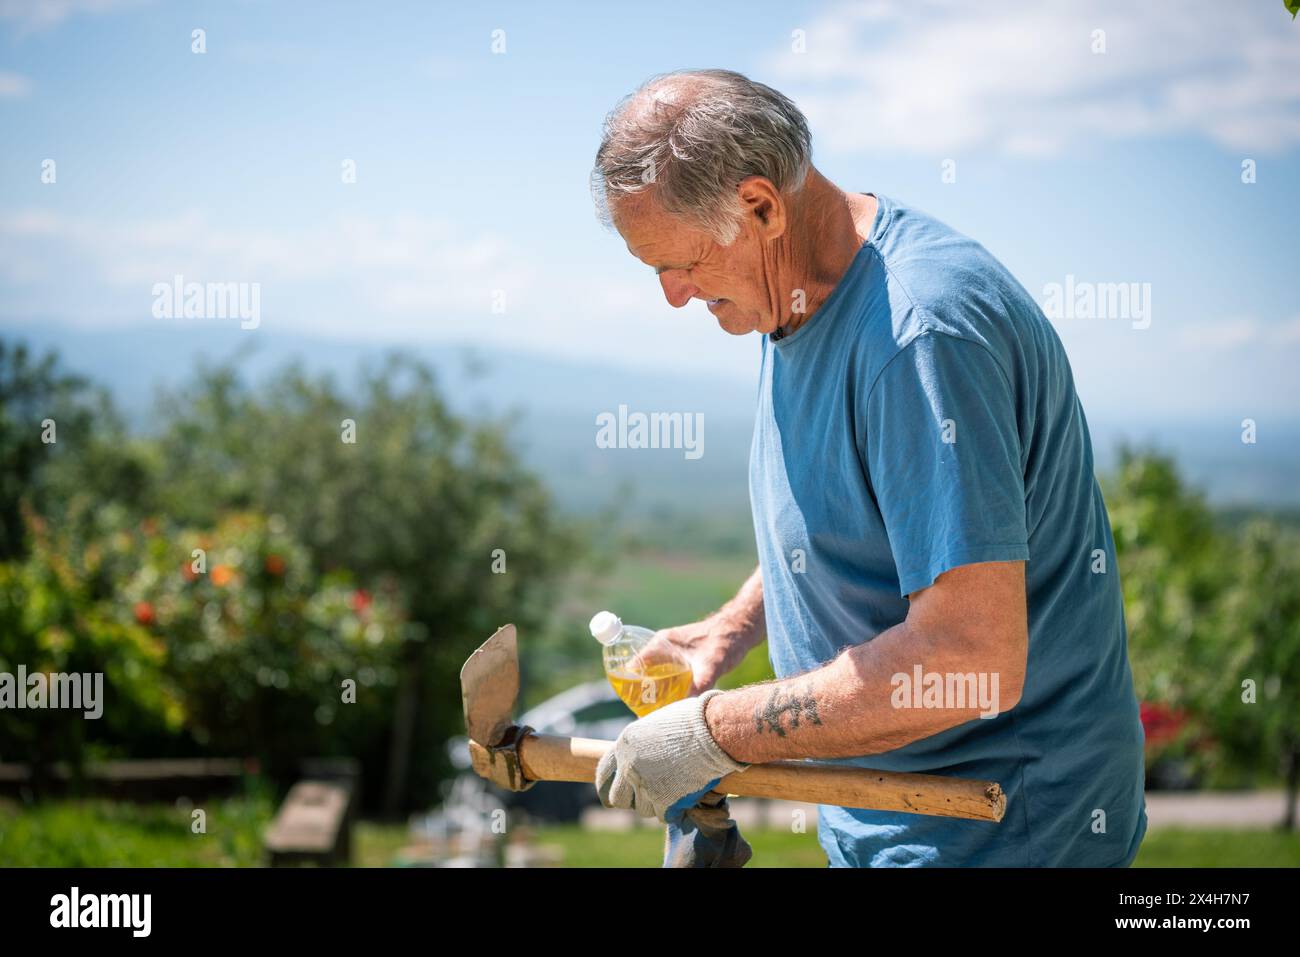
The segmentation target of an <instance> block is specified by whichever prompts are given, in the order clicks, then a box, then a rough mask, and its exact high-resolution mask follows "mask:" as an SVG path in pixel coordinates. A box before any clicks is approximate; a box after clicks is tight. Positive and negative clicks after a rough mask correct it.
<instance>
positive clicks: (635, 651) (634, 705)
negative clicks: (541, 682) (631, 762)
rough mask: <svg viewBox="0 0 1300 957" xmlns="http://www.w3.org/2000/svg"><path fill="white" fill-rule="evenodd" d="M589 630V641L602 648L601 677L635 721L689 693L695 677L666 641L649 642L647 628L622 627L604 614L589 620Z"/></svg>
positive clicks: (650, 638)
mask: <svg viewBox="0 0 1300 957" xmlns="http://www.w3.org/2000/svg"><path fill="white" fill-rule="evenodd" d="M590 627H591V637H593V638H595V639H596V640H597V641H599V642H600V643H601V644H602V645H604V646H605V649H604V653H603V656H602V657H603V659H604V663H605V676H606V677H607V678H609V683H610V684H611V685H612V686H613V688H614V692H615V693H616V694H617V695H618V696H619V698H620V699H622V701H623V703H624V704H626V705H627V706H628V707H629V708H631V709H632V711H633V712H634V713H635V714H636V716H637V717H638V718H644V717H645V716H646V715H648V714H649V713H650V712H651V711H654V710H655V709H657V708H662V707H663V706H664V705H666V704H672V703H673V702H674V701H680V700H681V699H682V698H685V697H686V696H687V695H689V694H690V693H691V682H692V681H693V680H694V677H695V676H694V675H693V674H692V673H691V666H690V665H689V664H688V663H687V661H686V657H685V656H684V655H683V654H682V653H681V651H680V650H678V648H677V647H676V646H675V645H673V644H671V643H669V642H667V641H657V642H656V641H653V640H652V639H653V638H654V636H655V633H654V632H653V631H651V630H650V629H649V628H640V627H638V626H636V625H625V624H623V622H622V620H621V619H619V617H618V615H615V614H614V613H612V612H608V611H602V612H600V613H599V614H597V615H596V616H595V617H594V618H592V619H591V626H590Z"/></svg>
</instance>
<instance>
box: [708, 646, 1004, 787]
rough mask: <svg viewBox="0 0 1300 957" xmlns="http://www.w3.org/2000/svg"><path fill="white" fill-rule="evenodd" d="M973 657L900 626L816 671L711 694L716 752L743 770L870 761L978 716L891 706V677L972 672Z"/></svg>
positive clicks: (969, 652)
mask: <svg viewBox="0 0 1300 957" xmlns="http://www.w3.org/2000/svg"><path fill="white" fill-rule="evenodd" d="M978 657H979V656H978V654H975V653H973V652H972V649H971V648H970V647H969V646H965V645H963V644H962V643H961V642H960V641H958V640H952V638H951V636H949V640H939V639H938V638H937V637H936V636H930V635H926V634H923V633H920V632H919V630H918V629H917V628H916V627H915V626H912V625H909V624H908V622H906V621H904V622H901V623H900V624H898V625H895V626H894V627H892V628H890V629H888V630H886V631H884V632H881V633H880V634H879V635H878V636H877V637H876V638H875V639H874V640H872V641H868V642H864V643H863V644H860V645H856V646H854V647H852V648H849V649H847V650H846V651H844V652H842V653H841V654H840V655H839V656H838V657H836V658H835V659H834V660H833V661H830V662H828V663H827V664H825V665H823V666H822V667H821V668H818V669H815V670H813V671H809V672H806V673H804V674H801V675H795V676H793V677H790V678H786V679H783V680H779V681H771V682H766V683H763V684H757V685H749V686H747V687H744V688H737V689H736V690H734V691H728V692H725V693H724V694H721V695H718V696H716V697H714V698H712V699H711V700H710V701H709V702H708V707H707V709H706V712H705V718H706V720H707V721H708V725H709V730H710V731H711V732H712V733H713V737H714V739H715V740H716V741H717V742H718V744H719V746H720V747H721V748H722V749H723V750H724V751H726V752H727V754H729V755H731V756H732V757H733V758H735V759H736V760H737V761H744V762H747V763H750V764H758V763H763V762H766V761H776V760H781V759H785V758H819V757H820V758H840V757H855V756H857V755H863V754H877V753H880V752H882V751H890V750H893V749H894V748H899V747H902V746H903V745H905V744H908V743H910V742H912V741H916V740H919V739H920V738H925V737H929V736H930V735H932V734H937V733H939V732H940V731H943V730H945V729H947V728H950V727H954V726H955V725H958V724H961V723H963V722H965V721H968V720H970V719H971V718H976V717H978V716H979V715H980V713H981V709H980V708H979V707H978V706H974V707H970V708H955V707H940V708H928V707H922V708H915V707H894V691H895V687H896V685H895V683H894V682H893V676H894V675H896V674H899V673H902V674H906V675H909V676H911V675H912V674H913V669H914V666H916V665H918V664H920V665H921V666H922V668H923V669H924V671H927V672H940V673H946V672H957V673H965V672H970V671H977V670H979V666H978V665H976V664H975V663H974V662H975V661H976V660H978ZM982 664H983V667H985V668H988V666H989V663H988V662H987V661H985V662H983V663H982Z"/></svg>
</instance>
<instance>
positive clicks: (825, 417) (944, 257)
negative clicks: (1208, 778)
mask: <svg viewBox="0 0 1300 957" xmlns="http://www.w3.org/2000/svg"><path fill="white" fill-rule="evenodd" d="M877 199H878V200H879V209H878V211H877V213H876V219H875V222H874V223H873V225H872V231H871V236H870V239H869V240H868V241H867V242H866V243H865V244H864V245H863V246H862V247H861V248H860V249H859V250H858V253H857V255H856V257H855V258H854V260H853V264H852V265H851V266H850V267H849V270H848V272H847V273H846V274H845V275H844V277H843V278H842V279H841V280H840V282H839V283H838V284H837V285H836V286H835V288H834V290H833V291H832V292H831V294H830V296H829V298H828V299H827V300H826V301H825V303H823V304H822V306H821V307H820V308H819V309H818V310H817V311H816V312H815V313H813V315H812V316H811V317H810V318H809V319H808V321H807V322H806V323H805V324H804V325H803V326H801V327H800V328H798V329H796V330H795V331H794V332H793V333H791V334H790V335H788V336H786V337H785V338H783V339H779V340H777V341H772V340H771V339H770V337H768V336H763V337H762V369H761V375H760V380H759V395H758V412H757V417H756V421H755V427H754V439H753V446H752V449H751V453H750V500H751V505H752V507H753V513H754V530H755V533H756V538H757V542H758V552H759V559H760V565H761V569H762V576H763V601H764V606H765V608H764V611H765V613H766V617H767V631H768V649H769V654H770V656H771V660H772V665H773V668H774V669H775V671H776V674H777V675H778V676H779V677H786V676H788V675H793V674H798V673H800V672H804V671H808V670H811V669H814V668H817V667H819V666H820V665H822V664H824V663H826V662H828V661H830V660H831V659H833V658H834V657H836V655H837V654H838V653H839V652H841V651H842V650H843V649H844V648H845V647H847V646H849V645H853V644H858V643H860V642H864V641H870V640H871V639H872V638H874V637H875V636H876V635H878V634H879V633H880V632H882V631H884V630H885V629H887V628H889V627H891V626H893V625H896V624H898V623H899V622H900V621H902V620H903V619H904V618H905V617H906V616H907V609H908V601H907V598H906V597H905V596H906V595H908V594H910V593H912V592H915V591H917V590H919V589H922V588H925V587H927V586H928V585H930V584H932V583H933V582H934V580H935V578H936V577H937V576H938V575H940V574H942V573H943V572H944V571H947V570H948V569H951V568H954V567H956V566H958V565H965V564H969V563H972V562H990V561H1018V560H1023V561H1025V562H1026V563H1027V564H1026V566H1025V575H1026V589H1027V596H1028V615H1029V658H1028V666H1027V672H1026V677H1025V683H1024V689H1023V693H1022V696H1021V699H1020V702H1019V704H1017V705H1016V707H1015V708H1013V709H1012V710H1010V711H1008V712H1006V713H1003V714H1000V715H997V716H996V717H993V718H975V719H972V720H970V721H967V722H965V723H963V724H961V725H958V726H957V727H954V728H949V729H948V730H946V731H943V732H941V733H939V734H936V735H932V736H930V737H928V738H923V739H921V740H918V741H914V742H912V743H911V744H908V745H906V746H904V747H901V748H897V749H895V750H892V751H888V752H884V753H881V754H873V755H867V756H863V757H860V758H845V759H841V760H842V761H843V762H844V763H851V764H859V765H862V766H865V767H872V768H880V769H884V770H892V771H909V772H929V773H935V774H946V775H954V776H957V777H966V778H980V779H986V780H992V781H997V782H998V783H1000V784H1001V785H1002V788H1003V790H1004V791H1005V792H1006V795H1007V812H1006V816H1005V817H1004V819H1003V820H1002V821H1001V822H1000V823H991V822H984V821H967V820H958V819H951V818H940V817H928V816H923V815H917V814H901V813H893V812H884V811H864V810H856V809H848V808H840V807H831V806H822V808H821V810H820V826H819V829H818V837H819V840H820V841H821V844H822V847H823V848H825V850H826V854H827V856H828V858H829V860H830V863H831V864H832V865H833V866H855V867H868V866H871V867H879V866H925V865H992V866H1012V867H1021V866H1110V865H1118V866H1127V865H1128V864H1129V863H1131V862H1132V860H1133V857H1134V856H1135V855H1136V853H1137V849H1138V845H1139V844H1140V843H1141V841H1142V837H1143V835H1144V834H1145V832H1146V808H1145V801H1144V797H1143V790H1142V786H1143V754H1142V749H1143V732H1142V726H1141V723H1140V721H1139V719H1138V705H1137V699H1136V697H1135V696H1134V692H1133V679H1132V674H1131V672H1130V669H1129V663H1128V650H1127V644H1128V638H1127V632H1126V630H1125V624H1124V608H1123V603H1122V598H1121V594H1120V583H1119V574H1118V570H1117V568H1116V566H1115V543H1114V540H1113V539H1112V537H1111V530H1110V522H1109V520H1108V518H1107V516H1106V507H1105V504H1104V503H1103V501H1102V497H1101V490H1100V488H1099V486H1098V484H1097V481H1096V478H1095V476H1094V475H1093V459H1092V445H1091V440H1090V438H1089V436H1088V426H1087V423H1086V422H1085V420H1084V415H1083V409H1082V407H1081V406H1080V404H1079V399H1078V396H1077V395H1076V393H1075V389H1074V381H1073V377H1072V375H1071V373H1070V365H1069V362H1068V360H1067V359H1066V356H1065V351H1064V349H1063V347H1062V345H1061V342H1060V339H1059V338H1058V337H1057V335H1056V332H1055V330H1054V329H1053V328H1052V326H1051V324H1050V323H1049V322H1048V321H1047V319H1046V317H1045V316H1044V315H1043V313H1042V311H1041V310H1040V309H1039V308H1038V305H1037V303H1035V302H1034V300H1033V298H1032V297H1031V296H1030V295H1029V293H1028V292H1026V291H1025V289H1024V288H1023V287H1022V286H1021V285H1020V284H1019V283H1018V282H1017V281H1016V280H1015V279H1014V278H1013V277H1012V276H1011V274H1010V273H1009V272H1008V271H1007V270H1006V268H1005V267H1003V266H1002V265H1001V264H1000V263H999V262H998V261H997V260H995V259H994V258H993V257H992V256H991V255H989V253H988V252H987V251H986V250H985V249H984V248H983V247H982V246H980V245H979V244H978V243H976V242H974V241H972V240H970V239H967V238H966V237H965V236H962V235H961V234H959V233H957V232H955V231H953V230H952V229H950V228H949V227H947V226H945V225H943V224H942V223H940V222H938V221H937V220H935V219H933V218H931V217H929V216H927V215H925V214H924V213H922V212H919V211H918V210H915V209H910V208H908V207H906V206H903V205H901V204H899V203H896V202H893V201H891V200H890V199H888V198H886V197H884V196H878V197H877Z"/></svg>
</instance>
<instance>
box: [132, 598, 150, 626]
mask: <svg viewBox="0 0 1300 957" xmlns="http://www.w3.org/2000/svg"><path fill="white" fill-rule="evenodd" d="M135 620H136V621H138V622H139V623H140V624H142V625H152V624H153V620H154V613H153V605H151V604H149V603H148V602H147V601H138V602H136V603H135Z"/></svg>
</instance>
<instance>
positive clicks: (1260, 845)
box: [1133, 827, 1300, 867]
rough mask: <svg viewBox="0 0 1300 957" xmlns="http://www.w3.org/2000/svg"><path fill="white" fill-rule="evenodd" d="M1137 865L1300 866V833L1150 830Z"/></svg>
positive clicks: (1171, 828) (1139, 852) (1180, 829)
mask: <svg viewBox="0 0 1300 957" xmlns="http://www.w3.org/2000/svg"><path fill="white" fill-rule="evenodd" d="M1133 866H1134V867H1300V833H1295V832H1293V833H1291V834H1284V833H1282V832H1281V831H1276V830H1251V831H1202V830H1186V829H1183V828H1174V827H1169V828H1160V829H1158V830H1155V831H1149V832H1147V836H1146V840H1144V841H1143V842H1142V847H1141V849H1140V850H1139V851H1138V856H1137V860H1135V861H1134V862H1133Z"/></svg>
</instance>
